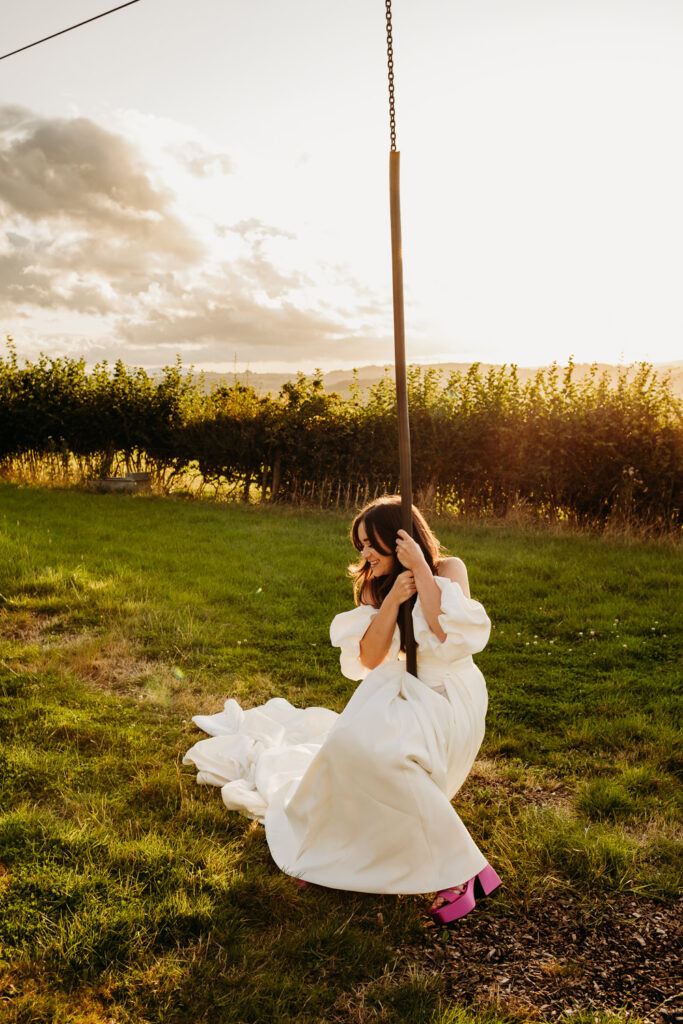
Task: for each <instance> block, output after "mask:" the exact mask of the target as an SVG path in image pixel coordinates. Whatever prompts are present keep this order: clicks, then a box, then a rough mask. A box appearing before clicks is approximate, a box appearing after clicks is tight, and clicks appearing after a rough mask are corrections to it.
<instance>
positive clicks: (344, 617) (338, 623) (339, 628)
mask: <svg viewBox="0 0 683 1024" xmlns="http://www.w3.org/2000/svg"><path fill="white" fill-rule="evenodd" d="M376 614H377V608H373V607H372V605H369V604H360V605H358V607H357V608H352V609H351V611H349V612H341V613H340V614H339V615H335V617H334V618H333V619H332V623H331V625H330V640H331V641H332V646H333V647H341V654H340V655H339V664H340V665H341V670H342V674H343V675H345V676H346V678H347V679H354V680H360V679H365V677H366V675H367V674H368V672H369V671H370V669H369V668H366V667H365V665H362V664H361V661H360V642H361V640H362V639H363V636H364V635H365V631H366V630H367V628H368V626H369V625H370V623H371V622H372V620H373V619H374V617H375V615H376ZM399 647H400V637H399V630H398V626H396V628H395V630H394V636H393V638H392V641H391V646H390V648H389V651H388V653H387V656H386V659H385V660H386V661H389V660H392V659H395V658H396V657H397V655H398V651H399Z"/></svg>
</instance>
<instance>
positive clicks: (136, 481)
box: [90, 473, 152, 494]
mask: <svg viewBox="0 0 683 1024" xmlns="http://www.w3.org/2000/svg"><path fill="white" fill-rule="evenodd" d="M90 487H91V489H92V490H94V491H108V492H113V493H120V494H140V493H142V494H146V493H149V492H150V491H151V490H152V485H151V478H150V474H149V473H126V475H125V476H108V477H104V478H103V479H102V480H91V481H90Z"/></svg>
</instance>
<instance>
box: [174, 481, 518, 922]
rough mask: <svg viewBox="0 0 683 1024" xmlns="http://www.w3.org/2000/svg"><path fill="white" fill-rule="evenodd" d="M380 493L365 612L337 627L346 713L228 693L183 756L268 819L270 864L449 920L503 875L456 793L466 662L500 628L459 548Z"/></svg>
mask: <svg viewBox="0 0 683 1024" xmlns="http://www.w3.org/2000/svg"><path fill="white" fill-rule="evenodd" d="M400 524H401V499H400V497H397V496H396V495H390V496H385V497H382V498H378V499H377V500H376V501H373V502H371V503H370V504H369V505H367V506H366V507H365V508H364V509H363V510H362V511H361V512H360V513H359V514H358V515H357V516H356V518H355V520H354V522H353V525H352V527H351V540H352V542H353V545H354V547H355V548H356V549H357V550H358V551H359V553H360V559H359V561H358V563H357V564H355V565H353V566H351V568H350V571H351V574H352V576H353V577H354V596H355V599H356V607H354V608H353V609H352V610H351V611H347V612H342V613H341V614H340V615H337V616H336V617H335V618H334V619H333V621H332V625H331V626H330V637H331V640H332V644H333V645H334V646H335V647H339V648H341V656H340V662H341V670H342V672H343V674H344V675H345V676H346V677H347V678H349V679H353V680H362V681H361V683H360V685H359V686H358V688H357V689H356V691H355V692H354V694H353V696H352V697H351V699H350V701H349V703H348V704H347V705H346V707H345V708H344V711H343V712H342V713H341V714H339V715H338V714H336V713H335V712H333V711H330V710H328V709H326V708H317V707H312V708H306V709H299V708H295V707H293V706H292V705H291V704H290V703H289V702H288V701H286V700H284V699H282V698H279V697H276V698H273V699H272V700H269V701H268V702H267V703H266V704H264V705H262V706H260V707H256V708H251V709H249V710H246V711H244V710H242V708H241V707H240V706H239V704H238V703H237V701H235V700H232V699H231V700H227V701H226V703H225V707H224V709H223V711H221V712H219V713H218V714H216V715H209V716H202V715H197V716H195V717H194V718H193V721H194V722H195V723H196V725H198V726H199V728H200V729H202V730H203V731H204V732H207V733H209V734H210V736H211V738H210V739H204V740H200V741H199V742H198V743H195V745H194V746H193V747H192V748H191V749H190V750H188V752H187V753H186V754H185V757H184V758H183V764H194V765H195V766H196V768H197V769H198V774H197V782H200V783H205V784H211V785H214V786H220V787H221V794H222V797H223V800H224V802H225V804H226V806H227V807H228V808H230V809H234V810H238V811H241V812H242V813H243V814H246V815H248V816H249V817H251V818H256V819H257V820H259V821H261V822H263V823H264V824H265V830H266V838H267V840H268V845H269V847H270V852H271V854H272V856H273V859H274V860H275V863H276V864H277V865H278V867H280V868H281V870H282V871H284V872H286V873H287V874H289V875H292V876H294V877H296V878H298V879H300V880H301V884H303V883H316V884H318V885H324V886H329V887H330V888H334V889H347V890H352V891H355V892H372V893H428V892H434V891H435V890H436V891H437V899H436V900H435V902H434V905H433V906H432V908H431V911H430V913H431V914H432V915H433V917H434V918H435V919H436V920H438V921H439V922H440V923H443V924H446V923H448V922H450V921H453V920H456V919H457V918H459V917H462V916H463V915H464V914H466V913H468V912H469V911H470V910H472V909H473V907H474V906H475V902H476V899H477V898H479V899H481V898H482V897H484V896H486V895H488V894H489V893H491V892H492V891H493V890H494V889H495V888H496V887H497V886H498V885H500V884H501V883H500V879H499V877H498V875H497V874H496V872H495V870H494V869H493V868H492V867H491V865H489V864H488V863H487V861H486V858H485V857H484V855H483V854H482V853H481V851H480V850H479V849H478V847H477V846H476V844H475V842H474V840H473V839H472V837H471V836H470V834H469V833H468V831H467V829H466V828H465V826H464V825H463V823H462V821H461V820H460V818H459V817H458V815H457V813H456V812H455V810H454V809H453V807H452V806H451V803H450V801H451V800H452V799H453V797H454V795H455V794H456V793H457V792H458V790H459V789H460V787H461V786H462V784H463V782H464V781H465V779H466V778H467V776H468V774H469V772H470V769H471V767H472V764H473V762H474V759H475V757H476V755H477V752H478V750H479V747H480V745H481V742H482V739H483V737H484V723H485V718H486V709H487V703H488V698H487V692H486V683H485V681H484V677H483V676H482V674H481V672H480V671H479V669H478V668H477V667H476V666H475V664H474V662H473V661H472V655H473V654H476V653H477V652H478V651H481V650H483V648H484V647H485V645H486V643H487V641H488V638H489V632H490V628H491V624H490V622H489V619H488V616H487V615H486V612H485V611H484V609H483V607H482V606H481V605H480V604H479V603H478V602H477V601H473V600H471V598H470V592H469V584H468V579H467V570H466V568H465V565H464V563H463V562H462V561H461V560H460V559H459V558H440V557H439V543H438V541H437V540H436V538H435V537H434V535H433V533H432V532H431V530H430V529H429V527H428V525H427V523H426V522H425V519H424V517H423V516H422V514H421V513H420V512H419V511H418V509H416V508H415V506H413V536H414V538H415V539H411V538H410V537H409V536H408V534H407V533H406V532H405V531H404V530H402V529H401V528H400ZM405 601H410V602H411V606H412V617H413V627H414V633H415V640H416V642H417V677H415V676H413V675H411V674H409V673H408V672H407V671H406V666H405V654H404V648H405V644H404V637H403V623H402V616H401V615H400V614H399V612H400V609H401V605H402V604H403V603H404V602H405Z"/></svg>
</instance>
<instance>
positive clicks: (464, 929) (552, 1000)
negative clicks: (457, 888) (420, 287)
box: [411, 893, 683, 1024]
mask: <svg viewBox="0 0 683 1024" xmlns="http://www.w3.org/2000/svg"><path fill="white" fill-rule="evenodd" d="M490 899H491V902H490V903H489V907H490V908H491V909H490V911H489V910H488V908H487V904H486V903H484V902H482V903H481V904H479V905H478V906H477V908H476V910H475V911H474V912H473V913H471V914H468V915H467V916H466V917H464V918H461V919H460V920H459V921H457V922H454V924H453V925H451V926H450V927H449V928H448V929H435V930H434V931H433V932H430V933H428V935H427V937H426V938H425V943H424V945H423V946H422V948H421V949H420V948H413V949H412V950H411V952H413V953H414V955H415V956H416V958H417V959H419V960H420V961H421V962H422V964H423V965H424V967H426V968H427V969H428V970H430V969H431V970H433V971H434V972H435V973H438V974H440V975H441V976H442V977H443V978H444V980H445V983H446V989H447V993H448V996H449V998H451V999H452V1000H453V1001H454V1002H458V1003H461V1004H462V1003H464V1004H466V1005H467V1004H469V1005H472V1006H476V1007H480V1008H483V1007H492V1008H493V1007H495V1008H497V1009H498V1010H502V1011H505V1012H507V1013H508V1014H509V1015H510V1016H511V1017H512V1018H515V1019H519V1020H538V1021H541V1020H547V1021H556V1020H557V1019H558V1018H560V1017H562V1016H563V1015H564V1014H567V1015H569V1016H571V1015H573V1014H577V1013H587V1014H595V1013H596V1012H599V1013H603V1014H604V1013H609V1012H612V1013H616V1012H618V1011H619V1010H621V1011H623V1010H626V1011H627V1013H628V1015H629V1016H631V1015H632V1016H633V1017H637V1018H640V1019H641V1020H643V1021H645V1022H647V1024H674V1022H679V1021H683V972H682V960H681V951H682V949H683V942H682V940H683V923H682V915H681V914H680V907H679V906H676V905H675V904H674V905H672V904H671V903H663V902H654V901H648V900H642V899H636V898H634V897H621V898H618V899H616V898H614V897H613V898H611V899H610V900H609V902H608V901H605V902H604V903H601V904H599V905H596V904H594V903H593V904H591V905H589V904H588V902H587V901H583V902H582V901H581V900H579V899H578V898H577V897H576V896H572V895H571V894H565V893H562V894H560V895H555V896H552V897H550V896H549V897H548V898H547V899H546V900H544V901H539V902H538V903H535V904H533V905H532V906H531V907H529V908H527V909H524V908H520V910H519V912H518V913H517V914H516V915H515V916H514V917H513V916H495V911H494V909H493V901H494V900H495V895H494V896H492V897H491V898H490Z"/></svg>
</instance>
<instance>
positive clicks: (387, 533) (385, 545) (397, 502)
mask: <svg viewBox="0 0 683 1024" xmlns="http://www.w3.org/2000/svg"><path fill="white" fill-rule="evenodd" d="M412 508H413V538H414V540H415V541H416V542H417V544H419V545H420V547H421V549H422V553H423V555H424V556H425V561H426V562H427V565H428V566H429V568H430V569H431V570H432V574H433V575H434V576H436V574H437V567H438V563H439V550H440V549H439V542H438V540H437V539H436V537H435V536H434V534H433V533H432V531H431V530H430V529H429V527H428V526H427V523H426V521H425V518H424V516H423V515H422V513H421V512H420V510H419V509H417V508H416V507H415V505H413V506H412ZM361 523H364V524H365V530H366V532H367V535H368V540H369V541H370V542H371V543H372V544H373V545H374V546H375V547H376V548H377V550H378V551H381V552H383V554H385V555H389V554H390V555H392V557H393V565H392V568H391V571H390V572H388V573H387V575H386V576H379V577H378V578H377V579H375V578H374V576H373V575H372V570H371V569H370V563H369V562H367V561H366V560H365V559H364V558H361V559H360V560H359V561H358V562H355V563H354V564H353V565H350V566H349V575H350V576H351V577H352V578H353V596H354V599H355V602H356V604H370V605H372V606H373V607H374V608H379V606H380V605H381V604H382V602H383V601H384V598H385V597H386V596H387V594H388V593H389V591H390V590H391V588H392V587H393V585H394V583H395V581H396V577H397V576H398V575H399V574H400V573H402V572H405V567H404V566H402V565H401V563H400V562H399V560H398V558H397V557H396V538H397V536H398V531H399V530H400V529H401V527H402V522H401V496H400V495H399V494H385V495H383V496H382V497H381V498H376V499H375V501H371V502H370V504H369V505H366V506H365V508H362V509H361V510H360V512H359V513H358V515H357V516H356V518H355V519H354V521H353V523H352V524H351V543H352V544H353V546H354V548H356V550H357V551H361V550H362V547H363V545H362V544H361V542H360V537H359V536H358V531H359V529H360V526H361ZM416 599H417V594H414V595H413V596H412V597H411V598H410V606H411V608H412V606H413V605H414V604H415V601H416ZM402 607H403V605H401V606H400V608H399V613H398V615H397V622H398V625H399V629H400V632H401V650H405V637H404V635H403V616H402V615H401V613H400V612H401V608H402Z"/></svg>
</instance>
